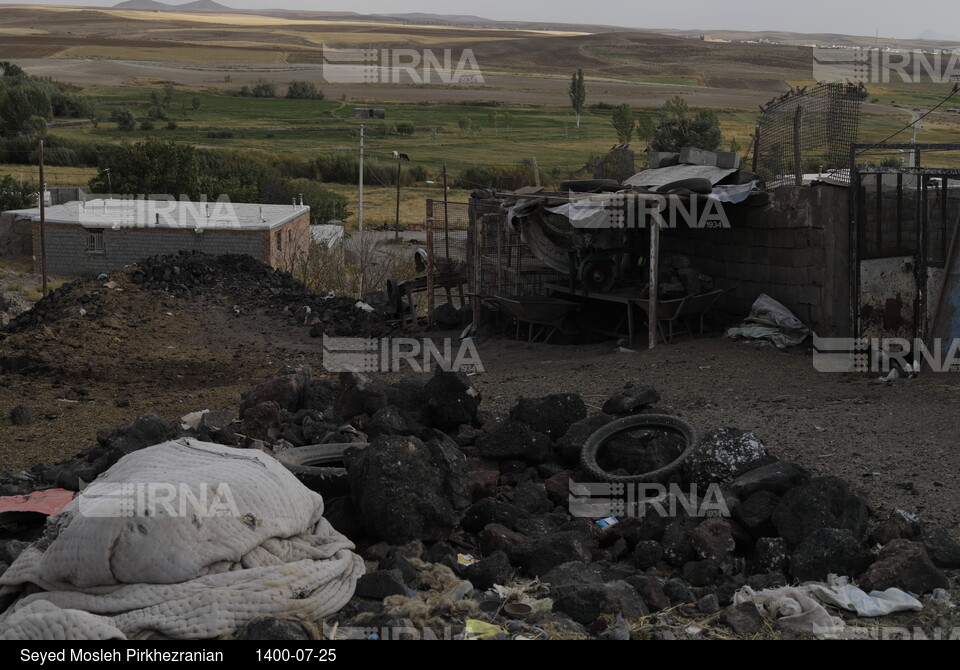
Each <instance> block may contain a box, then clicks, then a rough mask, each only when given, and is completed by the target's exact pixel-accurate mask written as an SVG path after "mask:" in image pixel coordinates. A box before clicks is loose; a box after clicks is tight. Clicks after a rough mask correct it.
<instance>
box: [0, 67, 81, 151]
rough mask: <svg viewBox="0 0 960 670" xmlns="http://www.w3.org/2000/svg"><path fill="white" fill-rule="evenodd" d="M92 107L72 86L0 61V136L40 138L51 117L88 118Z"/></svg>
mask: <svg viewBox="0 0 960 670" xmlns="http://www.w3.org/2000/svg"><path fill="white" fill-rule="evenodd" d="M92 111H93V105H92V104H91V103H90V101H89V100H88V99H87V98H86V97H84V96H82V95H81V94H80V89H79V88H77V87H76V86H71V85H69V84H64V83H62V82H57V81H54V80H52V79H49V78H45V77H34V76H31V75H28V74H26V73H25V72H24V71H23V70H22V69H21V68H20V67H19V66H17V65H15V64H13V63H10V62H8V61H0V135H2V136H3V137H5V138H10V137H16V136H19V135H27V136H30V137H36V136H38V135H39V136H42V135H43V134H45V133H46V129H47V123H48V122H49V121H51V120H52V119H53V117H54V116H61V117H64V116H65V117H74V118H82V117H86V116H90V115H91V113H92Z"/></svg>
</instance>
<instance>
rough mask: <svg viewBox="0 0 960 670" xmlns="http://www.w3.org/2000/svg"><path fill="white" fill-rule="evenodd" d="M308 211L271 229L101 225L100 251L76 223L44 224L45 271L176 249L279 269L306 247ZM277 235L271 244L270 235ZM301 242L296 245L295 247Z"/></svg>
mask: <svg viewBox="0 0 960 670" xmlns="http://www.w3.org/2000/svg"><path fill="white" fill-rule="evenodd" d="M309 222H310V213H309V210H307V211H305V212H304V214H303V215H301V216H298V217H297V218H296V219H293V220H291V221H289V222H287V223H285V224H283V225H281V226H277V227H276V228H274V229H272V230H252V231H238V230H205V231H204V232H203V233H199V234H198V233H195V232H194V231H193V230H175V229H169V228H122V229H120V230H113V229H112V228H105V229H103V247H104V250H103V252H90V251H87V248H86V247H87V232H86V230H84V228H83V227H82V226H79V225H70V224H55V223H47V224H46V243H47V271H48V272H49V273H50V274H53V275H60V276H77V275H80V274H83V273H99V272H110V271H112V270H117V269H119V268H122V267H123V266H125V265H130V264H132V263H136V262H137V261H139V260H141V259H143V258H148V257H150V256H156V255H158V254H171V253H176V252H178V251H180V250H187V251H201V252H204V253H208V254H213V255H217V254H247V255H250V256H253V257H254V258H259V259H260V260H262V261H264V262H265V263H268V264H270V265H272V266H273V267H285V266H286V265H287V264H288V261H289V259H290V258H291V257H292V256H293V255H294V254H295V253H296V250H297V249H300V248H306V246H305V245H306V240H308V239H309V235H310V231H309ZM32 233H33V234H32V247H33V249H34V251H33V256H34V265H35V269H36V270H37V271H39V269H40V267H39V263H40V224H39V223H33V226H32ZM277 233H279V234H280V235H281V239H282V249H281V250H280V251H278V250H277V248H276V242H275V239H276V238H275V235H276V234H277ZM301 245H302V246H301Z"/></svg>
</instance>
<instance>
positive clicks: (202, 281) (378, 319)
mask: <svg viewBox="0 0 960 670" xmlns="http://www.w3.org/2000/svg"><path fill="white" fill-rule="evenodd" d="M130 278H131V281H133V282H134V283H135V284H140V285H142V286H145V287H149V288H156V289H160V290H163V291H169V292H171V293H174V294H177V295H188V296H200V295H210V294H214V293H220V294H222V295H223V296H225V297H226V298H228V299H229V300H230V301H231V302H232V307H233V308H234V309H235V311H239V312H244V311H246V310H250V309H256V308H268V309H276V310H279V311H280V312H282V313H283V314H285V315H287V316H288V317H290V318H293V319H295V320H296V321H297V322H298V323H299V324H300V325H306V326H310V327H311V332H310V334H311V336H313V337H319V336H321V335H322V334H323V333H327V334H328V335H337V336H363V337H379V336H382V335H385V334H387V333H388V332H390V330H391V328H390V327H389V326H388V325H387V324H386V321H385V318H384V314H383V312H382V311H379V310H368V309H364V308H361V307H358V306H357V302H358V301H357V300H355V299H353V298H349V297H345V296H326V295H324V296H321V295H317V294H315V293H312V292H310V291H309V290H307V288H306V287H305V286H304V285H303V283H302V282H300V281H299V280H297V279H296V278H295V277H294V276H293V275H291V274H290V273H289V272H284V271H282V270H277V269H275V268H272V267H270V266H269V265H267V264H265V263H263V262H261V261H259V260H257V259H256V258H254V257H252V256H246V255H238V254H224V255H220V256H211V255H209V254H204V253H201V252H197V251H180V252H178V253H176V254H166V255H161V256H153V257H151V258H147V259H144V260H142V261H140V262H139V263H138V264H137V265H136V266H134V267H133V269H132V270H131V275H130Z"/></svg>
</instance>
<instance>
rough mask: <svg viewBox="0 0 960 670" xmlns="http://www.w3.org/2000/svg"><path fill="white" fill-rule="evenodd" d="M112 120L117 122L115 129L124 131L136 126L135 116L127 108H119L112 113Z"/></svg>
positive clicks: (126, 131)
mask: <svg viewBox="0 0 960 670" xmlns="http://www.w3.org/2000/svg"><path fill="white" fill-rule="evenodd" d="M113 120H114V121H116V122H117V130H121V131H123V132H125V133H128V132H130V131H131V130H133V129H134V128H136V127H137V117H135V116H134V115H133V112H131V111H130V110H129V109H120V110H117V111H116V112H115V113H114V117H113Z"/></svg>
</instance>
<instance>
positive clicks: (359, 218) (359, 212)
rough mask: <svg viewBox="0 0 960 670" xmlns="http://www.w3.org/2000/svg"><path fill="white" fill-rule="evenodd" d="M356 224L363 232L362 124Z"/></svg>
mask: <svg viewBox="0 0 960 670" xmlns="http://www.w3.org/2000/svg"><path fill="white" fill-rule="evenodd" d="M357 225H358V226H359V228H360V232H361V233H362V232H363V124H360V202H359V204H358V205H357Z"/></svg>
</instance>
